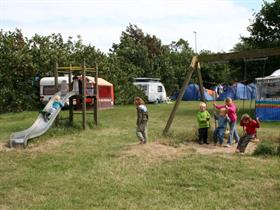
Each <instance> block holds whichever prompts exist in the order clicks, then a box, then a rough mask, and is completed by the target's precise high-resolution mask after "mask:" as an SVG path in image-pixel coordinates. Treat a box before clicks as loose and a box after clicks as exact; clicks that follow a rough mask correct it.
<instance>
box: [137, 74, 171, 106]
mask: <svg viewBox="0 0 280 210" xmlns="http://www.w3.org/2000/svg"><path fill="white" fill-rule="evenodd" d="M133 84H134V85H135V86H136V87H138V88H139V89H141V90H142V91H143V92H144V93H145V95H146V96H147V98H148V101H149V102H151V103H160V102H166V99H167V97H166V91H165V88H164V85H163V84H162V83H161V82H160V79H159V78H135V79H134V82H133Z"/></svg>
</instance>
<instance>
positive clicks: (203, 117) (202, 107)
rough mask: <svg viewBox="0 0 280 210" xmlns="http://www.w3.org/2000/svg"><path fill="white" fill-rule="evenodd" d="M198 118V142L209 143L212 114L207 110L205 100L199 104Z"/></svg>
mask: <svg viewBox="0 0 280 210" xmlns="http://www.w3.org/2000/svg"><path fill="white" fill-rule="evenodd" d="M196 118H197V122H198V143H199V144H203V143H204V144H209V143H208V142H207V138H208V128H209V127H210V114H209V112H208V111H207V110H206V104H205V103H204V102H201V103H200V104H199V112H198V113H197V115H196Z"/></svg>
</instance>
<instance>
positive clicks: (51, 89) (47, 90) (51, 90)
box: [43, 85, 60, 95]
mask: <svg viewBox="0 0 280 210" xmlns="http://www.w3.org/2000/svg"><path fill="white" fill-rule="evenodd" d="M58 89H60V85H58ZM55 93H56V89H55V86H54V85H49V86H44V87H43V95H54V94H55Z"/></svg>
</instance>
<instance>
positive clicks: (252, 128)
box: [236, 114, 260, 153]
mask: <svg viewBox="0 0 280 210" xmlns="http://www.w3.org/2000/svg"><path fill="white" fill-rule="evenodd" d="M240 125H241V126H243V127H245V134H244V135H243V136H242V137H241V138H240V141H239V142H238V145H237V148H236V152H237V153H239V152H241V153H244V152H245V149H246V147H247V145H248V143H249V142H250V141H251V140H252V139H254V138H255V137H256V133H257V128H259V127H260V121H259V120H258V118H257V119H256V120H253V119H252V118H251V117H250V116H249V115H248V114H244V115H243V116H242V118H241V121H240Z"/></svg>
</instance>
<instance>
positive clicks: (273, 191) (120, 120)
mask: <svg viewBox="0 0 280 210" xmlns="http://www.w3.org/2000/svg"><path fill="white" fill-rule="evenodd" d="M221 103H223V102H221ZM236 103H237V105H238V106H242V104H243V102H242V101H236ZM198 104H199V102H181V106H180V109H179V110H178V112H177V114H176V118H175V119H174V121H173V125H172V129H171V131H170V133H169V135H168V136H167V137H163V136H162V130H163V128H164V126H165V122H166V119H167V118H168V116H169V114H170V111H171V110H172V107H173V105H174V104H159V105H153V104H151V105H148V109H149V111H150V122H149V142H148V143H147V144H146V145H139V144H138V143H137V139H136V136H135V132H134V129H135V106H133V105H128V106H116V107H115V108H114V109H110V110H104V111H101V112H99V125H98V126H96V125H95V124H94V123H93V122H92V120H88V121H87V122H88V123H87V124H86V127H87V128H86V130H83V126H82V118H81V117H76V119H75V120H74V124H73V126H72V127H69V126H67V124H66V122H64V121H63V120H62V121H59V124H58V126H56V127H53V128H52V129H50V130H49V131H48V132H47V133H46V134H44V135H42V136H40V137H39V138H36V139H34V140H32V139H31V140H30V141H29V143H28V145H27V147H26V149H15V148H9V147H8V146H7V139H8V138H9V135H10V133H13V132H16V131H18V130H22V129H25V128H26V127H29V126H30V125H31V124H32V122H33V121H34V118H36V116H37V115H38V112H22V113H9V114H2V115H1V116H0V123H1V125H3V126H1V128H0V129H1V130H0V133H1V137H0V142H1V148H0V150H1V152H0V168H1V177H0V182H1V194H0V198H1V199H0V200H1V203H0V209H180V208H183V209H206V208H208V209H209V208H216V209H229V208H232V209H244V208H247V209H277V208H278V205H279V203H278V201H279V199H280V197H279V181H280V180H279V177H280V170H279V169H280V168H279V167H280V164H279V158H277V157H268V158H267V157H264V156H260V157H259V156H254V155H252V154H251V150H250V147H251V146H254V143H252V145H250V144H251V143H250V144H249V146H248V150H246V153H245V154H244V155H240V154H235V153H234V150H233V149H232V148H225V147H222V148H220V147H216V149H215V147H214V146H213V145H202V146H199V148H200V149H199V148H198V147H197V146H194V142H193V141H194V139H195V137H196V136H195V130H196V129H197V127H196V124H195V123H193V122H194V121H195V120H196V119H195V115H194V114H193V113H194V112H197V109H198ZM208 107H209V111H210V112H211V113H212V111H213V110H212V104H211V103H208ZM246 107H247V108H248V107H249V102H246V103H245V108H246ZM246 111H248V110H246ZM240 114H242V113H238V115H239V116H240ZM67 116H68V111H62V113H61V117H67ZM86 117H87V118H88V119H91V118H92V115H86ZM22 119H24V120H22ZM211 126H212V127H211V128H213V126H214V122H213V121H211ZM279 126H280V124H279V122H263V123H262V126H261V128H260V129H259V130H258V137H259V138H260V139H262V140H270V141H272V142H275V143H276V142H277V141H278V140H279V132H275V131H276V130H277V131H278V128H279ZM238 131H239V133H240V134H241V133H242V129H241V127H240V126H238ZM214 149H215V150H216V151H215V150H214ZM213 150H214V152H213ZM245 192H246V195H245V197H244V196H240V195H244V193H245Z"/></svg>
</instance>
